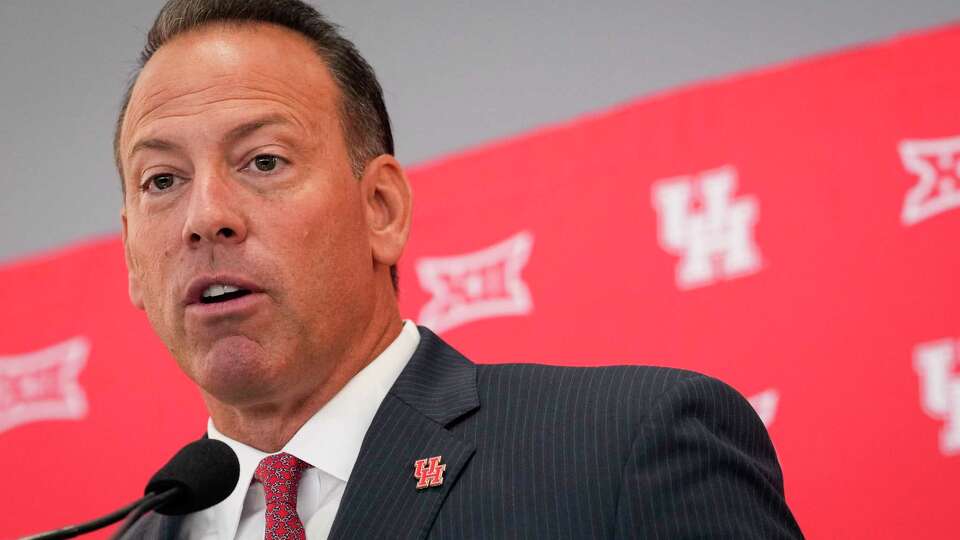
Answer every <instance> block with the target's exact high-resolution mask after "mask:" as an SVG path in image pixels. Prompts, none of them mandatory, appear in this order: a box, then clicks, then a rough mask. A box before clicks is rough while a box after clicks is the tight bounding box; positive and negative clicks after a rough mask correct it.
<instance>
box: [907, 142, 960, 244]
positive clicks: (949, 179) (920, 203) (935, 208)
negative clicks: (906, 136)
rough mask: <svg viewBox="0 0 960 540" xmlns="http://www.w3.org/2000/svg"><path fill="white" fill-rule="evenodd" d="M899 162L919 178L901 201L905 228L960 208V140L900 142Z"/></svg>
mask: <svg viewBox="0 0 960 540" xmlns="http://www.w3.org/2000/svg"><path fill="white" fill-rule="evenodd" d="M900 159H901V160H903V166H904V167H905V168H906V169H907V171H909V172H911V173H913V174H914V175H916V176H917V178H918V180H917V183H916V185H914V186H913V187H912V188H910V190H909V191H907V196H906V198H905V199H904V201H903V211H902V212H901V214H900V221H901V222H902V223H903V224H904V225H915V224H917V223H919V222H921V221H923V220H925V219H927V218H930V217H933V216H935V215H937V214H940V213H942V212H946V211H947V210H952V209H954V208H957V207H960V137H953V138H949V139H930V140H916V141H902V142H901V143H900Z"/></svg>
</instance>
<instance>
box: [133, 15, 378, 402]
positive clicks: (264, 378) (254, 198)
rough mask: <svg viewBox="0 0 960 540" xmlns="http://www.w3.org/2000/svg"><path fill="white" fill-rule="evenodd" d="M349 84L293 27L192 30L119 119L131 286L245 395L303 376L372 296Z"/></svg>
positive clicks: (174, 345) (180, 352)
mask: <svg viewBox="0 0 960 540" xmlns="http://www.w3.org/2000/svg"><path fill="white" fill-rule="evenodd" d="M338 100H339V91H338V89H337V87H336V85H335V83H334V81H333V79H332V77H331V75H330V73H329V71H328V69H327V68H326V66H325V65H324V63H323V60H322V59H321V58H320V57H319V56H318V55H317V54H316V53H315V52H314V51H313V50H312V49H311V48H310V45H309V44H308V42H307V41H306V40H305V39H304V38H302V37H301V36H299V35H298V34H296V33H294V32H292V31H289V30H286V29H282V28H279V27H274V26H269V25H256V26H244V27H239V28H237V27H225V26H210V27H205V28H201V29H199V30H196V31H193V32H191V33H188V34H184V35H181V36H179V37H177V38H175V39H174V40H172V41H171V42H169V43H168V44H166V45H164V46H163V47H162V48H161V49H160V50H159V51H158V52H157V53H156V54H155V55H154V56H153V58H152V59H151V60H150V61H149V62H148V63H147V65H146V67H145V68H144V70H143V72H142V73H141V75H140V77H139V79H138V81H137V83H136V86H135V87H134V91H133V94H132V97H131V100H130V104H129V108H128V109H127V113H126V117H125V119H124V122H123V127H122V134H121V139H120V155H121V159H122V164H123V170H124V182H125V186H126V198H125V201H124V212H123V238H124V242H125V246H126V253H127V264H128V268H129V272H130V296H131V299H132V301H133V302H134V304H135V305H137V306H138V307H140V308H141V309H144V310H146V313H147V316H148V317H149V319H150V322H151V324H152V325H153V327H154V329H155V330H156V331H157V333H158V334H159V335H160V337H161V339H162V340H163V342H164V343H165V344H166V346H167V347H168V348H169V349H170V351H171V353H172V354H173V355H174V356H175V357H176V358H177V361H178V362H179V364H180V366H181V368H182V369H183V371H184V372H185V373H186V374H187V375H188V376H189V377H190V378H191V379H193V380H194V381H195V382H196V383H197V384H198V385H199V386H200V387H201V388H202V389H203V390H204V391H205V392H206V393H207V394H209V395H212V396H214V397H215V398H217V399H219V400H221V401H226V402H236V403H249V404H256V403H257V402H258V400H261V401H268V400H269V397H270V396H271V395H274V394H276V393H277V392H280V391H284V392H291V391H294V392H295V391H296V389H297V388H302V389H306V388H308V387H309V385H311V384H316V381H315V379H317V378H319V377H323V375H324V372H325V371H329V369H330V363H331V362H335V361H336V359H337V358H339V357H341V356H342V355H343V354H344V353H346V352H349V351H345V350H344V349H345V348H347V347H348V346H349V344H350V343H351V342H352V341H353V340H352V339H351V338H352V337H354V336H356V335H357V334H359V333H360V332H362V330H363V326H364V323H365V322H366V321H369V320H370V316H371V315H370V312H371V310H373V309H374V303H375V299H374V298H373V296H374V292H373V291H374V287H373V286H372V282H373V280H374V264H373V260H372V256H371V243H370V238H369V230H368V226H367V221H366V220H365V214H364V211H365V210H364V204H363V200H364V196H363V195H362V193H361V186H360V182H358V181H357V179H356V178H355V177H354V176H353V174H352V171H351V167H350V160H349V156H348V152H347V148H346V144H345V142H344V136H343V132H342V129H341V126H340V122H339V116H338V115H339V112H338V111H339V108H338Z"/></svg>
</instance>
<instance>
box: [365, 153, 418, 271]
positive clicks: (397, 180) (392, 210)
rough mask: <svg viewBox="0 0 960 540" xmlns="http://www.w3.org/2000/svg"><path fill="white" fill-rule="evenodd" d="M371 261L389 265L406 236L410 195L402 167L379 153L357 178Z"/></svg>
mask: <svg viewBox="0 0 960 540" xmlns="http://www.w3.org/2000/svg"><path fill="white" fill-rule="evenodd" d="M360 184H361V190H362V193H363V202H364V210H365V212H366V218H367V229H368V231H369V235H370V247H371V248H372V250H373V259H374V261H376V262H378V263H380V264H382V265H384V266H388V267H389V266H392V265H394V264H396V263H397V261H398V260H400V255H401V254H402V253H403V247H404V246H405V245H406V244H407V237H408V236H410V220H411V217H412V214H413V194H412V193H411V191H410V182H409V181H408V180H407V175H406V173H405V172H404V171H403V167H402V166H401V165H400V163H399V162H398V161H397V159H396V158H394V157H393V156H391V155H388V154H383V155H381V156H379V157H377V158H376V159H374V160H372V161H371V162H370V163H368V164H367V167H366V169H364V171H363V177H362V178H361V179H360Z"/></svg>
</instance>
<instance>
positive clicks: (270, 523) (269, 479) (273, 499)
mask: <svg viewBox="0 0 960 540" xmlns="http://www.w3.org/2000/svg"><path fill="white" fill-rule="evenodd" d="M309 467H310V465H309V464H307V463H305V462H304V461H302V460H300V459H297V458H296V457H295V456H292V455H290V454H288V453H286V452H280V453H279V454H273V455H271V456H267V457H265V458H263V459H262V460H260V464H259V465H257V470H256V471H254V473H253V477H254V478H255V479H256V480H257V481H259V482H260V483H261V484H263V493H264V497H265V498H266V503H267V508H266V515H265V517H266V531H265V532H266V534H265V535H264V538H266V539H267V540H272V539H275V538H276V539H280V538H304V536H303V535H304V531H303V524H302V523H301V522H300V518H299V517H298V516H297V489H298V488H299V486H300V476H301V475H302V474H303V471H304V469H307V468H309ZM291 535H292V536H291Z"/></svg>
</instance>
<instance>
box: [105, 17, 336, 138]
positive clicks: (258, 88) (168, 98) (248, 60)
mask: <svg viewBox="0 0 960 540" xmlns="http://www.w3.org/2000/svg"><path fill="white" fill-rule="evenodd" d="M338 99H339V95H338V91H337V87H336V84H335V83H334V81H333V78H332V76H331V74H330V72H329V70H328V69H327V67H326V64H325V63H324V61H323V59H322V58H321V57H320V56H319V55H318V54H317V53H316V52H315V50H314V49H313V48H312V47H311V44H310V42H309V41H308V40H307V39H306V38H305V37H304V36H301V35H300V34H298V33H296V32H294V31H292V30H288V29H286V28H282V27H278V26H275V25H265V24H244V25H220V24H218V25H208V26H204V27H201V28H198V29H194V30H191V31H189V32H187V33H185V34H183V35H180V36H177V37H176V38H174V39H173V40H171V41H170V42H169V43H167V44H165V45H164V46H163V47H161V48H160V49H159V50H158V51H157V52H156V54H155V55H154V56H153V57H152V58H151V59H150V61H149V62H147V64H146V66H145V67H144V69H143V71H142V72H141V74H140V76H139V77H138V79H137V82H136V84H135V85H134V88H133V91H132V93H131V98H130V103H129V106H128V109H127V114H126V115H125V118H124V129H123V133H124V137H123V139H124V140H125V141H127V142H129V138H130V135H131V131H132V130H135V129H137V127H138V126H140V125H142V124H143V123H144V121H149V120H150V119H151V118H157V117H163V116H164V115H173V116H176V115H191V114H197V113H200V112H202V111H203V110H204V109H205V108H207V107H210V106H214V105H216V104H218V103H219V104H221V105H222V104H224V103H226V102H231V101H233V102H236V103H235V104H236V105H237V106H238V107H239V106H242V105H243V103H244V102H251V103H252V102H253V101H256V100H265V101H275V102H277V103H278V104H280V105H282V106H284V107H285V108H289V109H291V112H292V113H293V115H294V116H295V117H296V116H304V115H308V116H309V115H312V114H313V113H316V112H318V111H321V110H323V109H332V108H333V107H334V106H335V104H336V103H337V100H338Z"/></svg>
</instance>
